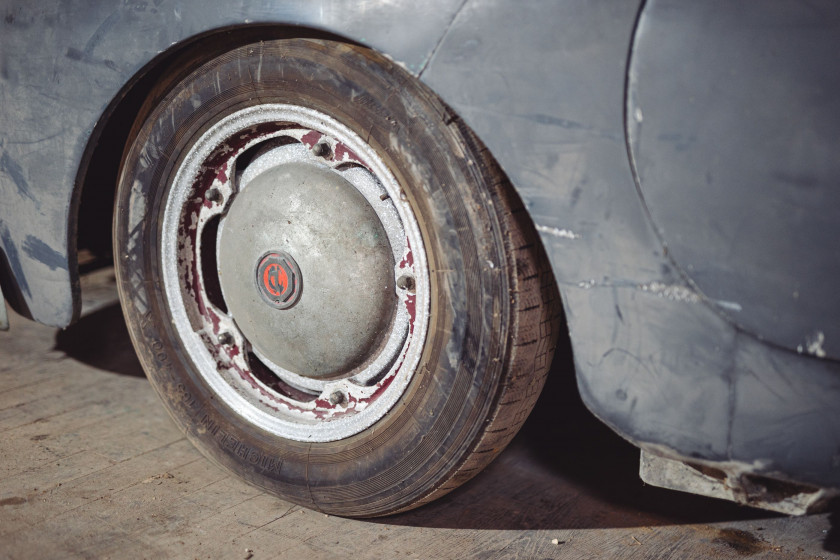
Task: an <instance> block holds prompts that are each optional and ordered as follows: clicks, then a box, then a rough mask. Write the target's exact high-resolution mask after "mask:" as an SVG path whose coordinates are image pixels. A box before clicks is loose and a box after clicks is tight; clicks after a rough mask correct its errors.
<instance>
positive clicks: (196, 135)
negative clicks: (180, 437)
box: [114, 39, 560, 517]
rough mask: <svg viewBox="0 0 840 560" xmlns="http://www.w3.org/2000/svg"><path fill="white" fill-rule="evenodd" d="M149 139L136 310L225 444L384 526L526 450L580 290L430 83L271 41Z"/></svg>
mask: <svg viewBox="0 0 840 560" xmlns="http://www.w3.org/2000/svg"><path fill="white" fill-rule="evenodd" d="M135 131H136V132H135V134H134V138H133V140H132V141H131V143H130V145H129V146H128V147H127V149H126V154H125V156H124V158H123V166H122V175H121V179H120V184H119V187H118V195H117V206H116V215H115V220H114V246H115V250H116V251H117V254H116V258H115V261H116V263H117V275H118V285H119V289H120V298H121V302H122V305H123V309H124V312H125V316H126V319H127V322H128V325H129V331H130V333H131V337H132V340H133V342H134V345H135V348H136V350H137V353H138V355H139V357H140V360H141V362H142V364H143V366H144V368H145V370H146V373H147V375H148V377H149V379H150V380H151V382H152V385H153V386H154V388H155V390H156V391H157V393H158V394H159V395H160V397H161V399H162V400H163V402H164V403H165V405H166V407H167V409H168V410H169V412H170V414H171V415H172V417H173V418H174V419H175V421H176V422H177V424H178V425H179V426H180V427H181V428H182V429H183V430H184V431H185V433H186V434H187V435H188V437H189V438H190V440H191V441H193V442H194V443H195V445H196V446H197V447H198V448H199V449H200V450H201V451H202V452H203V453H204V454H205V455H207V456H208V457H210V458H211V459H212V460H214V461H216V462H217V463H219V464H220V465H222V466H223V467H225V468H227V469H230V470H231V471H233V472H235V473H236V474H237V475H239V476H241V477H242V478H244V479H246V480H247V481H249V482H251V483H253V484H255V485H257V486H259V487H260V488H263V489H266V490H268V491H270V492H273V493H275V494H277V495H279V496H281V497H283V498H285V499H287V500H290V501H292V502H295V503H298V504H302V505H304V506H307V507H310V508H314V509H317V510H320V511H323V512H325V513H330V514H336V515H344V516H359V517H366V516H377V515H384V514H389V513H394V512H397V511H402V510H406V509H410V508H412V507H416V506H418V505H420V504H423V503H426V502H428V501H430V500H432V499H434V498H436V497H438V496H441V495H443V494H445V493H446V492H448V491H449V490H452V489H453V488H455V487H457V486H458V485H460V484H461V483H463V482H464V481H466V480H468V479H469V478H471V477H472V476H473V475H474V474H476V473H477V472H478V471H479V470H480V469H481V468H482V467H483V466H485V465H486V464H487V463H488V462H489V461H490V460H491V459H492V458H493V457H494V456H496V455H497V454H498V453H499V452H500V451H501V450H502V449H503V448H504V446H505V445H507V443H508V442H509V441H510V439H511V438H512V437H513V435H514V434H515V432H516V431H517V430H518V428H519V427H520V426H521V424H522V423H523V422H524V420H525V418H526V416H527V414H528V412H529V411H530V409H531V408H532V406H533V404H534V402H535V401H536V398H537V396H538V394H539V391H540V389H541V387H542V385H543V382H544V379H545V375H546V372H547V370H548V366H549V364H550V361H551V356H552V353H553V349H554V344H555V340H556V336H557V331H558V316H559V313H560V311H559V307H558V298H557V295H556V287H555V285H554V280H553V276H552V274H551V272H550V269H549V268H548V266H547V264H546V260H545V258H544V255H543V254H542V250H541V246H540V244H539V241H538V238H537V236H536V234H535V232H534V229H533V225H532V224H531V223H530V221H529V219H528V217H527V212H525V211H524V208H523V207H522V205H521V203H520V202H519V200H518V198H516V196H515V194H514V193H513V191H512V189H511V187H510V185H509V183H508V182H507V180H506V179H505V177H504V175H503V173H502V172H501V171H500V170H499V168H498V166H497V165H496V164H495V163H494V162H493V161H492V159H491V158H490V156H489V155H488V153H487V151H486V150H485V149H484V148H483V147H482V146H481V145H480V143H479V142H478V141H477V139H476V138H475V137H474V136H473V135H472V134H471V133H470V131H469V130H468V129H467V128H466V127H465V126H464V125H463V123H462V122H461V121H460V120H459V119H457V118H455V117H454V116H453V115H452V113H451V111H450V110H448V108H447V107H446V106H445V105H444V104H443V103H442V102H441V101H440V100H439V99H437V98H436V97H435V96H434V95H433V94H432V93H431V92H430V91H429V90H428V89H427V88H425V87H424V86H423V85H422V84H421V83H420V82H419V81H418V80H416V79H415V78H414V77H412V76H411V75H409V74H408V73H407V72H405V71H404V70H403V69H402V68H400V67H399V66H397V65H396V64H394V63H392V62H390V61H389V60H387V59H386V58H384V57H382V56H380V55H378V54H376V53H375V52H372V51H371V50H369V49H365V48H362V47H358V46H352V45H347V44H342V43H337V42H329V41H320V40H305V39H295V40H278V41H272V42H265V43H258V44H253V45H249V46H246V47H242V48H238V49H235V50H232V51H231V52H229V53H226V54H224V55H223V56H220V57H218V58H215V59H213V60H211V61H210V62H208V63H206V64H204V65H203V66H201V67H199V68H197V69H196V70H195V71H194V72H192V73H191V74H190V75H189V76H187V77H186V78H185V79H184V80H183V81H181V82H180V83H179V84H178V85H177V86H175V87H174V88H172V90H171V91H170V92H169V93H168V94H167V95H166V96H164V97H163V98H162V99H160V100H159V101H156V102H155V103H154V107H153V108H152V109H151V110H150V111H149V112H148V114H147V115H145V116H143V117H142V118H141V119H140V121H139V122H138V123H137V124H136V125H135Z"/></svg>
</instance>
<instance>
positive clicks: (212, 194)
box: [204, 187, 222, 202]
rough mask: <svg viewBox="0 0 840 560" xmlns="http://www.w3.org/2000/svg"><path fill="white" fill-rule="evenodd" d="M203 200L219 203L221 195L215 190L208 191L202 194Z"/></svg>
mask: <svg viewBox="0 0 840 560" xmlns="http://www.w3.org/2000/svg"><path fill="white" fill-rule="evenodd" d="M204 198H206V199H207V200H209V201H210V202H221V201H222V193H221V192H220V191H219V189H217V188H215V187H214V188H212V189H209V190H208V191H207V192H206V193H204Z"/></svg>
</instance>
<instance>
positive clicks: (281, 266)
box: [256, 251, 302, 309]
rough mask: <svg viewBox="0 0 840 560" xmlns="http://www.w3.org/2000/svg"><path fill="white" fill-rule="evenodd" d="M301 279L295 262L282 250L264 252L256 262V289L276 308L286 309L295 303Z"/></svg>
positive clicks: (299, 290)
mask: <svg viewBox="0 0 840 560" xmlns="http://www.w3.org/2000/svg"><path fill="white" fill-rule="evenodd" d="M301 280H302V278H301V274H300V269H299V268H298V265H297V263H296V262H295V260H294V259H293V258H292V257H291V255H289V254H288V253H285V252H283V251H271V252H270V253H266V254H265V255H263V256H262V258H260V260H259V262H258V263H257V270H256V281H257V290H258V291H259V292H260V295H262V297H263V299H264V300H265V301H266V302H267V303H268V304H269V305H271V306H272V307H276V308H277V309H288V308H289V307H291V306H293V305H294V304H295V303H297V301H298V299H299V298H300V292H301Z"/></svg>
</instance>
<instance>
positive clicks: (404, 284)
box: [397, 274, 414, 294]
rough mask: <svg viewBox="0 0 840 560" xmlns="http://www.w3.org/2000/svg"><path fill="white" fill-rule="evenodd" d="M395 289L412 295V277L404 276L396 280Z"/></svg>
mask: <svg viewBox="0 0 840 560" xmlns="http://www.w3.org/2000/svg"><path fill="white" fill-rule="evenodd" d="M397 288H399V289H400V290H406V291H408V292H410V293H412V294H413V293H414V277H413V276H409V275H407V274H404V275H403V276H400V277H399V278H397Z"/></svg>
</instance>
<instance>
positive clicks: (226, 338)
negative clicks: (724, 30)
mask: <svg viewBox="0 0 840 560" xmlns="http://www.w3.org/2000/svg"><path fill="white" fill-rule="evenodd" d="M219 344H221V345H223V346H230V345H232V344H233V335H232V334H230V333H229V332H223V333H219Z"/></svg>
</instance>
